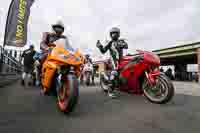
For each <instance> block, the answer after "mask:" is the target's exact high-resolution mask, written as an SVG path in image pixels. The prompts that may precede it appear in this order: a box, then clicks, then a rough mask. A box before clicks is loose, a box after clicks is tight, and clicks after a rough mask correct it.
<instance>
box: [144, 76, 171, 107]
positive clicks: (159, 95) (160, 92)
mask: <svg viewBox="0 0 200 133" xmlns="http://www.w3.org/2000/svg"><path fill="white" fill-rule="evenodd" d="M142 88H143V91H144V96H145V97H146V98H147V99H148V100H149V101H150V102H152V103H156V104H166V103H168V102H169V101H171V100H172V98H173V96H174V85H173V84H172V82H171V80H170V79H168V78H167V77H166V76H165V75H164V74H161V75H159V76H158V77H157V79H156V84H155V85H151V84H149V82H148V80H147V79H145V80H144V83H143V86H142Z"/></svg>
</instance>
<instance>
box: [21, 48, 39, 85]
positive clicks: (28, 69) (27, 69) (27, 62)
mask: <svg viewBox="0 0 200 133" xmlns="http://www.w3.org/2000/svg"><path fill="white" fill-rule="evenodd" d="M35 53H36V51H35V49H34V46H33V45H30V47H29V49H27V50H25V51H24V52H23V53H22V56H21V60H22V59H24V60H23V65H24V70H23V73H22V80H21V84H22V85H25V78H26V77H28V85H29V86H30V85H31V84H32V83H31V80H30V79H31V74H32V71H33V68H34V59H33V56H34V55H35Z"/></svg>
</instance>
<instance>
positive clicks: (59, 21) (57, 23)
mask: <svg viewBox="0 0 200 133" xmlns="http://www.w3.org/2000/svg"><path fill="white" fill-rule="evenodd" d="M57 27H59V28H62V29H63V31H64V29H65V26H64V23H63V22H62V21H61V20H58V21H57V22H56V23H55V24H53V25H52V28H53V30H54V31H55V28H57Z"/></svg>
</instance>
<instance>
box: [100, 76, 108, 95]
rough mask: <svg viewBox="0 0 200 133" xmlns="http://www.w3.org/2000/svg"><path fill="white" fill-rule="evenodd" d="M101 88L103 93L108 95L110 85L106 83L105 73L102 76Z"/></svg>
mask: <svg viewBox="0 0 200 133" xmlns="http://www.w3.org/2000/svg"><path fill="white" fill-rule="evenodd" d="M100 86H101V89H102V91H103V92H105V93H108V90H109V85H108V83H106V79H105V78H104V75H103V73H101V74H100Z"/></svg>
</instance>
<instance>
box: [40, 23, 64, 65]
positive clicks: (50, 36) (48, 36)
mask: <svg viewBox="0 0 200 133" xmlns="http://www.w3.org/2000/svg"><path fill="white" fill-rule="evenodd" d="M52 29H53V32H52V33H50V32H45V33H43V37H42V41H41V43H40V49H41V51H42V57H41V63H42V64H43V62H44V61H45V59H46V57H47V55H48V53H49V52H50V51H51V50H52V49H51V48H50V47H49V44H50V43H53V42H55V41H56V40H58V39H60V38H64V39H66V36H64V35H63V33H64V30H65V26H64V24H63V22H62V21H60V20H59V21H57V22H56V23H55V24H53V25H52Z"/></svg>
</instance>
